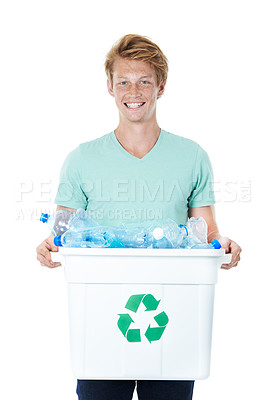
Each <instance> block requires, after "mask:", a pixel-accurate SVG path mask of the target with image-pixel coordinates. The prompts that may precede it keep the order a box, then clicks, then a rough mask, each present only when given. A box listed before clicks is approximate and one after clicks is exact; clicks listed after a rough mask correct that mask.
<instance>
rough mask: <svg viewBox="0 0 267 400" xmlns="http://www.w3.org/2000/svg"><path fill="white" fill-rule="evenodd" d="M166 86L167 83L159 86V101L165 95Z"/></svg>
mask: <svg viewBox="0 0 267 400" xmlns="http://www.w3.org/2000/svg"><path fill="white" fill-rule="evenodd" d="M165 85H166V81H165V82H162V83H161V84H160V85H159V88H158V96H157V97H158V99H159V98H160V97H161V96H162V95H163V93H164V90H165Z"/></svg>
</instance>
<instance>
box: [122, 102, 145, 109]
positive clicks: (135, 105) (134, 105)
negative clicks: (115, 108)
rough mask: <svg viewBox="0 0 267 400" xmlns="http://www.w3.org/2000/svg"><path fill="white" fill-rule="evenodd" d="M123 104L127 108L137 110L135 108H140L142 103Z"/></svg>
mask: <svg viewBox="0 0 267 400" xmlns="http://www.w3.org/2000/svg"><path fill="white" fill-rule="evenodd" d="M125 104H126V106H127V107H129V108H137V107H141V106H142V105H143V104H144V103H125Z"/></svg>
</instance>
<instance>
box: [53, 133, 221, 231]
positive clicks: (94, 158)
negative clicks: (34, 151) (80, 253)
mask: <svg viewBox="0 0 267 400" xmlns="http://www.w3.org/2000/svg"><path fill="white" fill-rule="evenodd" d="M212 182H213V175H212V167H211V164H210V161H209V158H208V155H207V153H206V152H205V151H204V150H203V149H202V148H201V147H200V146H199V145H198V144H197V143H195V142H194V141H192V140H189V139H186V138H183V137H181V136H177V135H174V134H172V133H169V132H166V131H164V130H161V133H160V136H159V138H158V140H157V142H156V144H155V145H154V147H153V148H152V149H151V150H150V152H149V153H147V154H146V155H145V156H144V157H143V158H141V159H139V158H137V157H135V156H133V155H131V154H130V153H128V152H127V151H126V150H125V149H124V148H123V147H122V146H121V144H120V143H119V141H118V140H117V138H116V135H115V133H114V131H113V132H111V133H109V134H106V135H104V136H102V137H100V138H98V139H95V140H92V141H90V142H86V143H83V144H81V145H80V146H78V147H77V148H76V149H75V150H73V151H72V152H71V153H70V154H69V155H68V156H67V158H66V160H65V162H64V164H63V167H62V169H61V174H60V184H59V187H58V192H57V195H56V199H55V203H56V204H58V205H61V206H65V207H69V208H74V209H77V208H83V209H85V210H87V212H88V214H89V215H90V216H91V217H92V218H94V219H96V220H97V221H98V222H99V223H100V224H101V225H115V226H116V225H119V224H120V223H123V222H124V223H127V222H129V221H142V220H154V219H162V218H171V219H173V220H175V221H176V222H177V223H179V224H184V223H186V221H187V218H188V207H203V206H209V205H212V204H214V202H215V201H214V193H213V185H212Z"/></svg>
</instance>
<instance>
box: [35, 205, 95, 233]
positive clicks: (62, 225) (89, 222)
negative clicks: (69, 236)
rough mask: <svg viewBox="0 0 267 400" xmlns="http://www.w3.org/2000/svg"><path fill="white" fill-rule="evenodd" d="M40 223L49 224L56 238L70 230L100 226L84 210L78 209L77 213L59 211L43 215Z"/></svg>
mask: <svg viewBox="0 0 267 400" xmlns="http://www.w3.org/2000/svg"><path fill="white" fill-rule="evenodd" d="M40 221H42V222H44V223H45V222H46V223H47V224H48V227H49V229H50V231H51V233H52V234H53V235H54V236H58V235H62V234H63V233H64V232H66V231H67V230H68V229H86V228H89V227H91V226H97V225H98V223H97V222H96V221H94V220H93V219H92V218H90V217H89V216H88V215H87V212H86V211H85V210H84V209H82V208H78V210H76V211H75V213H73V212H72V211H68V210H58V211H56V212H55V213H54V214H52V215H48V214H44V213H42V214H41V218H40Z"/></svg>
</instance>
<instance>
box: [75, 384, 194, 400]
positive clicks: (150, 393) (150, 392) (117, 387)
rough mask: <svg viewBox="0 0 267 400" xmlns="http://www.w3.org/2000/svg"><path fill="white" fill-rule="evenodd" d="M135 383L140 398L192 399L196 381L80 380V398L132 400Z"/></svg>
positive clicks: (156, 399)
mask: <svg viewBox="0 0 267 400" xmlns="http://www.w3.org/2000/svg"><path fill="white" fill-rule="evenodd" d="M135 385H137V394H138V399H139V400H192V396H193V388H194V381H126V380H122V381H117V380H116V381H115V380H107V381H102V380H79V379H78V381H77V394H78V399H79V400H131V399H132V396H133V392H134V388H135Z"/></svg>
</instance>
